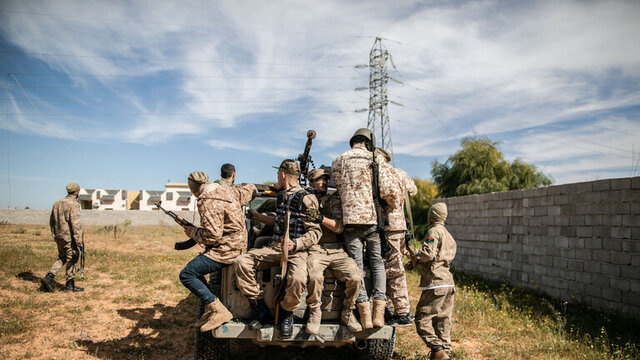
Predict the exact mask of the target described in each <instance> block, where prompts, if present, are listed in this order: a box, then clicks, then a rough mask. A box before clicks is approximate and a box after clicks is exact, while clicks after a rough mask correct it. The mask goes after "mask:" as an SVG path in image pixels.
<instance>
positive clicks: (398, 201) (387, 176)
mask: <svg viewBox="0 0 640 360" xmlns="http://www.w3.org/2000/svg"><path fill="white" fill-rule="evenodd" d="M372 158H373V154H372V153H371V151H369V150H367V149H366V148H365V147H364V145H363V144H355V145H354V146H353V148H352V149H351V150H347V151H346V152H344V153H343V154H342V155H339V156H338V157H337V158H335V159H334V160H333V163H332V165H331V174H332V176H333V179H334V180H335V182H336V186H337V188H338V193H339V194H340V200H341V201H342V215H343V223H344V224H345V225H352V224H354V225H374V224H376V223H377V217H376V209H375V207H374V204H373V190H372V176H373V171H372V167H371V159H372ZM376 162H377V164H378V169H379V171H378V173H379V174H378V187H379V188H380V196H381V197H382V198H383V199H384V200H385V201H386V202H387V204H388V206H389V207H390V208H392V209H394V208H397V207H400V206H401V205H402V201H403V195H402V190H401V187H400V185H398V180H397V179H396V177H395V176H394V175H393V171H392V169H393V168H392V167H391V165H389V164H387V162H386V161H385V160H384V158H383V157H382V155H380V156H378V157H376Z"/></svg>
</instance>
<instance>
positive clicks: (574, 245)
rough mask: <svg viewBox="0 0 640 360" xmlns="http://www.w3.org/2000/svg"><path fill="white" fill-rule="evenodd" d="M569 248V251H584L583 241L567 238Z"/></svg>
mask: <svg viewBox="0 0 640 360" xmlns="http://www.w3.org/2000/svg"><path fill="white" fill-rule="evenodd" d="M569 248H571V249H584V239H582V238H569Z"/></svg>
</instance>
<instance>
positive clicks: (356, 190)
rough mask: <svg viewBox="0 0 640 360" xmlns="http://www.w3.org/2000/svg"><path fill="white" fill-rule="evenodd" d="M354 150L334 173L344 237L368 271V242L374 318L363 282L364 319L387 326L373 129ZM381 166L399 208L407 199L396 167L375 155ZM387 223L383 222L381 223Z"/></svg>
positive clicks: (384, 184) (362, 132)
mask: <svg viewBox="0 0 640 360" xmlns="http://www.w3.org/2000/svg"><path fill="white" fill-rule="evenodd" d="M349 145H351V150H348V151H346V152H344V153H343V154H341V155H339V156H338V157H337V158H335V159H334V160H333V163H332V165H331V172H332V173H333V178H334V180H335V182H336V186H337V188H338V193H339V195H340V199H341V201H342V215H343V222H344V227H345V229H344V239H345V243H346V246H347V252H348V254H349V256H351V257H353V258H354V259H355V261H356V263H357V264H358V267H359V268H360V270H361V271H364V262H363V247H364V244H365V243H366V246H367V256H368V258H369V266H370V267H371V274H372V276H373V289H372V298H373V317H372V315H371V307H370V303H369V296H368V295H367V290H366V288H365V286H364V283H363V284H362V286H361V288H360V294H359V295H358V299H357V301H356V302H357V304H356V306H357V308H358V312H359V313H360V322H361V323H362V327H363V328H364V329H370V328H372V327H382V326H384V309H385V305H386V300H387V297H386V276H385V270H384V263H383V260H382V248H381V246H382V244H381V238H380V234H379V233H378V217H377V213H376V208H375V205H374V198H373V178H374V174H373V161H374V156H373V147H374V146H375V138H374V136H373V133H371V131H370V130H369V129H366V128H362V129H358V130H357V131H356V132H355V133H354V134H353V136H352V137H351V139H350V140H349ZM375 161H376V164H377V165H378V169H379V174H378V184H377V185H378V188H379V189H380V195H381V197H382V199H384V201H386V202H387V205H388V206H390V207H392V208H395V207H398V206H399V205H400V204H401V203H402V200H403V196H402V194H401V193H400V186H398V185H397V181H396V179H395V177H394V175H393V173H392V167H391V166H390V165H389V164H387V163H386V162H385V161H384V158H382V156H378V157H376V158H375ZM380 225H383V224H380Z"/></svg>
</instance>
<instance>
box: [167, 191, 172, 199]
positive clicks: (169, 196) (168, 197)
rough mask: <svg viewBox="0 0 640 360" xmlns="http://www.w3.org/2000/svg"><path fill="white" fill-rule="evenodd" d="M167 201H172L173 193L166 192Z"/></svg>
mask: <svg viewBox="0 0 640 360" xmlns="http://www.w3.org/2000/svg"><path fill="white" fill-rule="evenodd" d="M167 200H169V201H171V200H173V193H172V192H167Z"/></svg>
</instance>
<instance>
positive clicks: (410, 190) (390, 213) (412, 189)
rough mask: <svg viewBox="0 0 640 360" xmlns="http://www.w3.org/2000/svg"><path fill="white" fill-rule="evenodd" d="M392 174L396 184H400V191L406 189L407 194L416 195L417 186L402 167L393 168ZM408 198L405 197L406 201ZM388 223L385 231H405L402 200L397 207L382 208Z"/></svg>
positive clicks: (405, 223)
mask: <svg viewBox="0 0 640 360" xmlns="http://www.w3.org/2000/svg"><path fill="white" fill-rule="evenodd" d="M393 175H394V176H395V177H396V179H397V182H398V184H399V185H400V186H401V189H400V191H401V192H402V194H404V190H405V189H406V190H407V194H408V195H409V196H416V194H417V193H418V188H417V187H416V183H415V182H414V181H413V179H412V178H410V177H409V175H408V174H407V173H406V172H405V171H404V170H402V169H398V168H393ZM407 200H408V199H405V201H407ZM384 211H385V214H386V215H387V219H389V225H387V226H385V227H384V230H385V231H405V230H407V221H406V218H405V216H404V201H403V202H402V204H401V205H400V206H398V207H395V208H391V207H386V208H385V209H384Z"/></svg>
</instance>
